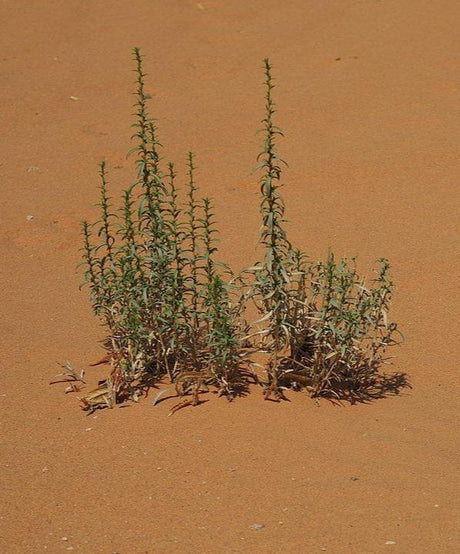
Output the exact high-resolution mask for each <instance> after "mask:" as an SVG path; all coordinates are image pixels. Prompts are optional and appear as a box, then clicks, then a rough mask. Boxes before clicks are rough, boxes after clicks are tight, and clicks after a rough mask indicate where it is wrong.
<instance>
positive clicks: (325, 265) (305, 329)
mask: <svg viewBox="0 0 460 554" xmlns="http://www.w3.org/2000/svg"><path fill="white" fill-rule="evenodd" d="M134 60H135V63H136V74H137V81H136V87H137V89H136V104H135V122H134V124H133V128H134V134H133V139H134V141H135V146H134V147H133V148H132V149H131V151H130V152H129V155H133V156H135V164H136V167H137V177H136V180H135V181H134V183H133V184H132V185H130V186H129V187H128V188H126V189H125V190H124V193H123V198H122V201H121V203H120V205H118V206H114V205H113V203H112V199H111V198H110V197H109V195H108V188H107V168H106V164H105V162H102V163H101V165H100V201H99V204H98V207H99V210H100V216H99V219H98V221H96V222H95V223H91V224H90V223H88V222H84V223H83V225H82V234H83V249H82V252H83V262H82V263H83V265H84V266H85V284H87V285H88V287H89V290H90V298H91V302H92V306H93V310H94V312H95V314H96V315H97V316H99V318H100V319H101V320H102V322H103V324H104V326H105V328H106V330H107V337H106V339H105V341H104V347H105V349H106V352H107V356H106V357H105V358H104V359H103V360H101V362H105V363H108V364H110V365H111V371H110V373H109V375H108V377H107V379H106V380H104V381H103V382H101V383H100V385H99V387H98V388H97V389H96V390H94V391H92V392H90V393H88V394H86V395H85V396H82V397H81V399H80V400H81V401H82V403H83V406H84V408H85V409H89V410H94V409H96V408H102V407H113V406H115V405H116V404H117V403H120V402H124V401H126V400H128V399H131V400H133V401H137V400H138V398H139V397H140V396H141V395H143V394H145V393H146V391H147V390H148V389H149V388H150V387H152V386H156V385H157V384H158V383H160V382H163V381H164V380H165V379H166V380H168V381H169V382H170V383H171V385H172V387H173V388H174V389H175V392H176V394H177V395H178V396H180V397H183V398H182V400H181V401H180V402H179V403H178V404H176V405H175V406H174V407H173V408H172V410H171V413H173V412H174V411H176V410H178V409H180V408H182V407H184V406H186V405H189V404H191V405H196V404H198V403H199V402H200V396H199V394H200V392H202V391H207V390H209V388H211V389H212V390H214V391H216V392H217V394H218V395H224V396H226V397H227V398H228V399H229V400H232V399H234V398H235V397H236V396H238V395H240V394H243V393H244V392H245V391H246V390H247V387H248V385H249V384H250V383H251V382H253V383H258V384H261V385H262V386H263V388H264V395H265V398H267V399H268V398H271V399H273V400H279V399H283V398H285V392H284V391H285V390H286V389H288V388H292V389H305V390H307V391H308V392H309V393H310V395H311V396H314V397H319V396H322V397H328V398H331V399H336V400H342V399H348V400H351V401H355V400H357V399H359V400H365V399H368V398H372V397H377V396H383V395H385V394H386V393H388V392H389V391H392V392H397V390H398V389H399V388H400V387H401V386H403V385H404V377H403V376H401V375H399V376H386V375H384V374H381V373H380V368H381V365H382V364H383V363H384V362H385V361H386V358H385V351H386V348H387V347H388V346H390V345H393V344H395V343H396V342H397V339H398V333H399V331H398V329H397V325H396V324H395V323H390V322H389V320H388V310H389V304H390V299H391V293H392V288H393V284H392V282H391V280H390V278H389V276H388V271H389V264H388V262H387V261H386V260H384V259H381V260H379V268H378V269H377V272H376V275H375V277H374V279H373V280H372V282H371V284H370V285H367V284H366V281H365V280H364V279H363V278H361V277H360V276H359V275H358V273H357V270H356V266H355V260H354V259H353V260H351V261H347V260H346V259H343V260H336V259H335V257H334V255H333V254H332V253H330V254H329V255H328V257H327V259H326V261H324V262H323V261H320V262H318V263H312V262H311V261H310V260H309V259H308V258H307V256H306V254H305V253H304V252H302V251H301V250H299V249H294V248H293V247H292V245H291V243H290V242H289V240H288V238H287V235H286V232H285V229H284V223H285V219H284V212H285V207H284V201H283V198H282V196H281V194H280V189H281V187H282V181H281V177H282V167H283V165H285V163H284V162H283V161H282V159H281V158H280V157H279V154H278V151H277V148H276V141H277V138H278V137H279V136H282V131H281V129H280V128H279V127H277V126H276V125H275V124H274V122H273V117H274V114H275V105H274V102H273V98H272V93H273V88H274V83H273V79H272V68H271V65H270V63H269V61H268V60H267V59H266V60H264V69H265V90H266V94H265V102H266V105H265V117H264V118H263V120H262V125H263V127H262V132H263V134H264V142H263V150H262V152H261V153H260V154H259V156H258V158H257V166H256V169H257V170H258V171H260V173H261V178H260V191H261V197H260V198H261V200H260V213H261V218H262V225H261V233H260V238H259V245H260V249H261V253H262V261H260V262H257V263H255V264H254V265H253V266H251V267H249V268H247V269H246V270H244V271H243V272H242V273H241V274H240V275H238V276H235V275H234V274H233V273H232V271H231V269H230V268H229V267H228V266H227V265H226V264H224V263H222V262H221V261H219V260H218V259H217V257H216V256H217V252H218V250H217V241H216V237H215V235H216V233H217V229H216V224H215V220H214V213H213V208H212V202H211V199H209V198H202V197H200V195H199V189H198V186H197V184H196V169H197V168H196V166H195V158H194V155H193V153H191V152H190V153H189V154H188V156H187V159H186V174H187V184H186V186H185V190H180V189H179V187H178V185H177V174H176V168H175V166H174V164H173V163H167V164H164V163H163V161H162V159H161V158H160V155H159V149H160V143H159V141H158V138H157V128H156V124H155V121H154V120H153V119H152V118H151V117H150V115H149V113H148V109H147V108H148V100H149V98H150V97H149V95H148V94H147V93H146V91H145V74H144V72H143V66H142V56H141V54H140V52H139V49H137V48H135V49H134ZM249 303H253V304H254V305H255V307H256V308H257V311H258V312H259V316H258V319H257V321H255V322H248V321H247V318H248V315H247V314H248V305H249ZM254 354H257V355H258V356H259V357H260V358H262V359H263V360H264V365H263V370H264V372H265V375H264V376H261V375H259V374H258V371H257V368H258V367H260V364H256V363H255V362H253V361H251V360H252V358H253V356H254ZM166 390H169V388H168V389H165V390H161V391H160V392H159V393H158V394H157V395H156V397H155V400H154V403H155V402H157V401H158V399H159V396H160V395H161V394H163V393H164V392H165V391H166Z"/></svg>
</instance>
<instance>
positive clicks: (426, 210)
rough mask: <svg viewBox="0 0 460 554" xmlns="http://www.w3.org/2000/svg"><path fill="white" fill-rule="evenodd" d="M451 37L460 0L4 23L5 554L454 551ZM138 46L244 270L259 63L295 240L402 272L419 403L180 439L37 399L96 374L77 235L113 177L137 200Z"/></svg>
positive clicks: (173, 3)
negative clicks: (101, 166) (132, 154)
mask: <svg viewBox="0 0 460 554" xmlns="http://www.w3.org/2000/svg"><path fill="white" fill-rule="evenodd" d="M459 15H460V4H459V3H458V2H455V1H454V0H451V1H445V0H438V1H436V2H432V1H427V0H404V1H403V2H401V1H400V0H381V1H377V0H360V1H356V0H328V1H324V2H317V1H314V0H291V1H286V2H282V1H274V0H264V1H262V0H253V1H251V2H246V1H242V0H233V1H223V0H203V2H201V3H197V2H192V1H187V0H164V1H160V0H131V1H129V2H123V1H116V2H113V1H112V2H109V1H107V0H98V1H97V2H95V1H90V0H78V1H77V0H66V1H65V2H63V1H60V0H43V1H37V2H30V1H25V0H2V2H1V5H0V22H1V23H0V26H1V27H0V28H1V32H0V44H1V59H0V73H1V83H2V84H1V95H2V102H1V111H2V117H1V120H2V133H1V141H2V148H1V160H0V171H1V180H2V192H1V199H2V202H1V238H0V249H1V269H0V271H1V275H2V278H1V291H2V298H1V308H0V309H1V316H2V317H1V333H0V341H1V352H2V355H1V362H0V363H1V373H0V379H1V381H0V382H1V386H0V404H1V410H2V416H1V424H2V432H1V441H2V448H1V480H2V484H1V487H2V493H1V494H2V501H1V515H0V523H1V536H0V550H1V551H2V552H5V553H25V552H50V553H51V552H53V553H54V552H57V553H59V552H66V551H72V550H73V551H74V552H83V553H106V554H110V553H114V552H117V553H119V554H131V553H144V552H145V553H170V552H210V553H220V552H225V553H226V552H251V553H266V552H267V553H269V552H299V553H315V552H329V553H331V554H332V553H359V554H362V553H365V554H367V553H379V552H382V553H383V552H395V553H396V552H398V553H425V552H430V553H445V552H446V553H447V552H449V553H450V552H455V551H458V550H459V549H460V546H459V540H458V535H456V532H457V529H458V528H457V527H456V517H458V515H459V510H458V508H459V505H458V490H457V480H456V475H455V472H454V470H455V466H456V457H457V453H458V432H457V430H456V428H455V421H456V416H457V414H458V405H459V402H458V389H457V390H456V385H457V375H456V370H457V367H456V366H458V357H459V349H458V327H457V317H456V316H457V310H456V306H455V303H456V301H458V296H456V295H457V288H456V287H455V280H456V278H457V277H458V274H459V263H458V250H457V249H456V244H455V238H456V237H455V217H454V216H455V213H456V207H455V205H456V201H457V202H458V169H459V166H458V161H457V160H458V156H457V155H458V139H459V128H458V122H456V121H455V117H454V114H455V111H456V107H458V92H459V82H458V80H457V77H458V67H457V68H456V63H455V62H456V49H457V54H458V42H457V39H458V37H457V36H456V27H457V24H456V21H458V17H459ZM133 46H139V47H141V48H142V49H143V52H144V53H145V55H146V65H145V69H146V71H147V73H148V78H147V81H148V84H149V90H150V91H151V93H152V96H153V104H152V109H153V111H154V115H155V117H156V118H157V119H158V126H159V132H160V134H161V140H162V143H163V144H164V146H165V150H164V152H165V154H164V155H165V156H166V157H167V158H168V159H174V160H176V161H177V162H180V163H182V162H183V160H184V158H185V155H186V152H187V151H188V150H189V149H191V150H193V151H195V152H196V155H197V163H198V165H199V168H200V169H199V181H200V184H201V187H202V191H203V192H204V193H206V194H209V195H211V196H212V197H214V198H215V203H216V213H217V216H218V219H219V221H220V224H221V230H222V235H221V239H222V242H221V256H222V258H224V259H226V260H228V261H229V262H230V263H231V264H232V265H233V267H235V268H236V269H239V268H241V267H243V266H245V265H248V264H251V263H253V262H254V261H255V259H256V257H257V252H256V251H255V248H254V244H255V241H256V238H257V233H258V227H259V220H258V190H257V177H255V176H254V175H251V173H250V170H251V168H252V167H253V165H254V160H255V156H256V154H257V152H258V151H259V150H260V141H259V137H258V136H256V135H255V132H254V131H255V129H256V128H257V127H258V124H259V123H258V122H259V120H260V119H261V118H262V116H263V98H262V95H263V87H262V81H263V75H262V68H261V65H262V58H264V57H265V56H270V57H271V59H272V62H273V64H274V73H275V76H276V80H277V84H278V87H277V89H276V100H277V103H278V107H279V113H278V122H279V124H280V125H281V126H282V127H283V128H284V131H285V133H286V138H285V139H284V141H283V142H282V144H280V150H281V152H282V153H283V155H284V156H283V157H284V158H286V159H287V160H288V162H289V164H290V169H289V171H287V172H286V173H285V181H286V183H287V186H286V188H285V192H284V195H285V198H286V202H287V206H288V212H287V216H288V219H289V233H290V236H291V238H292V240H293V242H295V243H296V244H299V245H303V246H304V247H305V248H306V249H307V251H308V252H309V254H310V255H311V256H312V257H313V258H318V257H320V256H324V255H325V254H326V253H327V249H328V247H329V246H331V247H333V248H334V249H335V251H336V252H337V253H338V254H340V255H348V256H353V255H358V256H359V265H360V268H361V269H362V270H363V271H367V270H368V268H369V266H370V264H371V262H372V260H373V259H375V258H377V257H380V256H385V257H388V258H389V259H390V260H391V263H392V266H393V269H394V278H395V281H396V283H397V292H396V294H395V297H394V309H393V318H394V319H395V320H397V321H398V322H399V323H400V326H401V328H402V330H403V331H404V333H405V335H406V344H405V345H404V346H402V347H400V348H397V349H396V351H395V352H393V353H394V354H396V356H397V358H396V360H395V362H394V366H393V370H394V371H403V372H407V373H408V374H409V376H410V380H411V383H412V387H413V388H412V389H411V390H406V391H405V392H403V393H402V394H401V395H398V396H395V397H391V398H387V399H384V400H380V401H376V402H373V403H371V404H367V405H357V406H344V407H337V406H332V405H330V404H328V403H327V402H321V404H320V406H317V405H316V404H315V403H314V402H313V401H311V400H309V399H308V398H307V397H306V396H305V395H303V394H294V393H291V394H290V395H289V396H290V399H291V402H290V403H283V404H275V403H271V402H264V401H263V400H262V397H261V394H260V391H259V390H256V391H255V392H254V393H253V394H252V395H250V396H249V397H247V398H245V399H241V400H238V401H236V402H234V403H227V402H226V401H225V400H223V399H217V398H214V397H212V399H211V400H210V401H209V402H206V403H204V404H202V405H201V406H199V407H196V408H188V409H184V410H181V411H180V412H178V413H177V414H176V415H174V416H173V417H169V418H168V417H166V416H167V413H168V410H169V409H170V407H171V402H169V403H168V402H163V403H161V404H160V405H158V406H155V407H153V406H152V405H151V403H150V400H149V399H147V400H144V401H142V402H140V403H139V404H138V405H135V406H132V407H129V408H124V409H115V410H111V411H109V410H107V411H102V412H99V413H97V414H95V415H94V416H93V415H91V416H88V415H87V414H85V413H84V412H82V411H81V410H80V409H79V405H78V401H77V399H76V398H75V395H72V394H68V395H65V394H64V393H63V389H64V387H63V386H62V385H54V386H52V387H51V386H50V385H49V382H50V380H51V378H52V377H53V375H54V374H55V373H56V372H57V371H58V366H57V365H56V362H65V361H66V360H70V361H71V362H72V364H73V365H74V366H75V367H78V368H80V367H84V368H86V369H87V376H88V379H89V380H90V382H91V383H93V384H94V383H95V382H96V380H97V379H98V378H100V377H101V376H102V375H103V369H101V368H98V369H90V368H88V364H89V363H90V362H92V361H95V360H97V359H98V357H100V356H101V355H102V350H101V346H100V344H99V343H98V341H99V340H100V339H101V338H102V336H103V331H102V329H101V327H100V325H99V324H98V322H97V321H96V319H95V317H94V316H93V315H92V313H91V309H90V306H89V303H88V300H87V293H86V291H81V292H80V291H79V289H78V285H79V283H80V281H81V276H80V275H78V274H77V273H76V271H75V266H76V264H77V263H78V261H79V253H78V248H79V247H80V237H79V222H80V221H81V220H82V219H84V218H88V217H90V218H92V217H94V216H95V214H96V208H94V203H95V202H96V201H97V192H96V186H97V182H98V178H97V164H98V162H99V161H100V160H101V159H103V158H105V159H107V161H108V164H109V170H110V180H111V186H112V189H111V190H112V193H113V195H114V196H118V195H119V193H120V191H121V189H122V187H123V186H125V185H127V184H129V183H130V182H131V181H132V179H133V178H134V172H133V168H132V162H131V160H130V161H127V160H126V159H125V153H126V151H127V150H128V149H129V148H130V142H129V137H130V133H131V130H130V128H129V125H130V123H131V112H132V103H133V96H132V92H133V90H134V86H133V79H134V73H133V72H132V69H133V63H132V60H131V49H132V47H133ZM457 60H458V58H457ZM457 305H458V304H457ZM172 402H174V401H172ZM254 525H255V527H254Z"/></svg>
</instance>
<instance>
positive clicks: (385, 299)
mask: <svg viewBox="0 0 460 554" xmlns="http://www.w3.org/2000/svg"><path fill="white" fill-rule="evenodd" d="M264 69H265V90H266V93H265V99H266V104H265V117H264V119H263V120H262V123H263V128H262V129H261V130H262V131H263V133H264V148H263V150H262V152H261V153H260V154H259V156H258V158H257V160H258V165H257V166H256V168H255V169H256V170H262V176H261V179H260V190H261V201H260V212H261V215H262V225H261V233H260V238H259V243H260V245H261V246H262V247H263V249H264V259H263V261H262V262H261V263H257V264H255V265H254V266H253V267H252V268H249V269H248V270H246V274H249V275H251V276H252V282H251V283H250V288H249V292H248V293H247V298H251V299H252V300H253V301H254V302H255V304H256V306H257V308H258V312H259V315H260V318H259V319H258V320H257V321H256V322H255V323H254V324H253V326H254V331H253V332H252V334H251V335H250V337H251V338H252V339H253V341H254V339H255V345H254V346H255V348H256V349H260V350H262V351H264V352H265V353H266V354H268V360H267V363H266V367H265V371H266V374H267V381H266V382H264V383H263V384H264V395H265V398H270V397H274V398H275V399H276V400H278V399H282V398H284V393H283V389H284V388H286V387H289V386H295V387H299V386H303V387H306V388H307V390H308V391H309V392H310V393H311V395H312V396H329V397H333V398H337V399H343V398H348V399H351V400H354V399H356V398H358V397H359V398H365V397H366V396H367V397H369V396H372V394H374V392H375V390H376V389H377V388H379V389H380V391H382V389H384V388H385V384H384V381H385V377H382V376H381V375H380V374H379V372H378V368H379V367H380V366H381V364H382V363H384V362H385V358H384V356H385V350H386V348H387V347H388V346H389V345H391V344H395V343H396V342H397V338H398V336H400V335H399V331H398V330H397V326H396V324H394V323H389V321H388V316H387V314H388V309H389V301H390V297H391V291H392V283H391V281H390V280H389V277H388V270H389V264H388V262H387V261H386V260H384V259H381V260H379V261H380V263H381V269H380V271H379V273H378V276H377V278H375V279H374V282H373V284H372V286H371V287H370V288H366V283H365V280H364V279H362V278H361V277H360V276H359V275H358V273H357V270H356V267H355V261H354V260H352V262H351V263H349V262H348V261H347V260H346V259H343V260H340V261H339V262H336V260H335V257H334V255H333V254H332V253H330V254H329V256H328V258H327V260H326V262H319V263H317V264H312V263H311V262H310V261H309V260H308V259H307V257H306V255H305V254H304V253H303V252H302V251H301V250H294V249H293V248H292V246H291V243H290V242H289V240H288V238H287V235H286V232H285V230H284V223H285V219H284V213H285V206H284V201H283V198H282V196H281V194H280V188H281V186H282V183H281V173H282V171H281V167H282V165H283V164H285V162H283V160H282V159H281V158H280V156H279V154H278V151H277V148H276V144H275V142H276V138H277V137H278V136H283V133H282V131H281V129H280V128H279V127H277V126H275V125H274V123H273V116H274V114H275V105H274V102H273V98H272V92H273V88H274V83H273V78H272V75H271V70H272V67H271V64H270V62H269V60H268V59H265V60H264ZM285 165H286V164H285Z"/></svg>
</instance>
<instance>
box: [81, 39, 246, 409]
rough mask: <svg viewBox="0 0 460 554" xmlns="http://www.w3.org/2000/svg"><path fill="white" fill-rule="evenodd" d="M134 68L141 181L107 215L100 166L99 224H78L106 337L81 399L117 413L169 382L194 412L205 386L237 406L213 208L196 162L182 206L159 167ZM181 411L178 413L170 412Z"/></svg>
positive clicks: (235, 354)
mask: <svg viewBox="0 0 460 554" xmlns="http://www.w3.org/2000/svg"><path fill="white" fill-rule="evenodd" d="M134 60H135V63H136V77H137V78H136V103H135V114H134V116H135V123H134V124H133V127H134V128H135V133H134V134H133V137H132V138H133V139H134V140H135V141H136V144H135V146H134V147H133V148H132V149H131V150H130V151H129V152H128V156H130V155H135V165H136V167H137V177H136V180H135V182H134V183H133V184H132V185H130V186H129V187H127V188H126V189H125V190H124V192H123V199H122V203H121V206H120V207H119V208H118V209H115V210H114V209H113V207H112V205H111V203H110V200H111V199H110V198H109V196H108V192H107V190H108V185H107V168H106V164H105V162H102V163H101V165H100V180H101V184H100V202H99V203H98V207H99V210H100V218H99V220H98V221H96V223H94V224H92V225H90V224H89V223H87V222H85V223H83V264H84V265H85V268H86V271H85V283H86V284H87V285H88V286H89V288H90V298H91V301H92V305H93V309H94V312H95V313H96V314H97V315H98V316H99V317H100V318H101V319H102V321H103V323H104V324H105V327H106V329H107V331H108V334H107V338H106V340H105V341H104V345H105V348H106V349H107V351H108V355H107V356H106V358H105V360H104V361H107V362H109V363H110V364H111V365H112V370H111V372H110V374H109V376H108V378H107V379H106V380H105V381H104V382H101V383H100V386H99V388H98V389H96V390H95V391H92V392H90V393H88V394H87V395H86V396H85V397H82V399H81V400H82V402H83V404H84V405H85V407H87V408H89V409H95V408H97V407H105V406H113V405H115V404H116V403H118V402H120V401H123V400H125V399H126V398H131V399H132V400H137V398H138V396H139V394H140V393H141V392H142V391H144V390H145V388H146V387H147V388H148V387H149V386H150V385H151V384H152V383H153V382H155V381H159V380H161V379H163V378H164V377H165V376H168V377H169V380H170V381H171V382H172V383H174V384H175V386H176V390H177V393H178V394H180V395H186V394H188V393H189V392H190V393H192V399H191V400H188V399H186V400H185V401H184V402H183V403H181V405H180V406H179V407H181V406H182V405H187V404H188V403H192V404H196V403H198V401H199V399H198V393H199V391H200V390H201V388H202V386H203V385H206V386H215V387H217V390H218V393H219V394H224V395H226V396H227V397H228V398H229V399H231V398H233V397H234V395H235V393H236V391H237V390H238V387H240V384H241V383H240V377H239V374H238V371H237V367H238V364H239V360H240V355H239V349H240V346H239V338H238V331H237V329H238V324H237V322H236V318H237V317H239V315H240V312H239V311H238V313H237V311H236V310H235V309H234V308H233V307H232V301H231V298H230V288H229V287H228V285H227V283H226V281H225V279H224V275H225V273H226V271H223V272H222V271H221V272H219V271H218V268H222V267H224V268H225V267H226V266H222V264H220V263H219V262H217V261H216V260H214V254H215V252H216V250H217V248H216V246H215V243H214V239H213V235H214V234H215V233H216V232H217V230H216V229H215V224H214V221H213V214H212V207H211V201H210V200H209V199H200V198H199V196H198V187H197V185H196V178H195V172H196V166H195V162H194V156H193V154H192V153H189V154H188V157H187V173H188V183H187V194H186V197H185V204H183V203H181V202H180V200H179V190H178V188H177V186H176V171H175V168H174V165H173V164H172V163H170V164H168V166H167V171H166V172H163V170H162V168H161V159H160V156H159V154H158V147H159V146H160V143H159V141H158V140H157V130H156V126H155V123H154V121H153V120H152V119H151V118H150V116H149V114H148V109H147V108H148V100H149V98H150V97H149V95H148V94H147V93H146V92H145V82H144V79H145V76H146V75H145V73H144V72H143V65H142V56H141V54H140V52H139V50H138V49H137V48H136V49H134ZM176 409H177V407H176Z"/></svg>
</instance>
